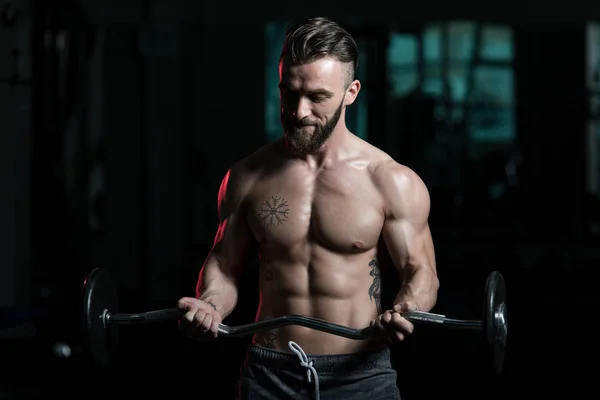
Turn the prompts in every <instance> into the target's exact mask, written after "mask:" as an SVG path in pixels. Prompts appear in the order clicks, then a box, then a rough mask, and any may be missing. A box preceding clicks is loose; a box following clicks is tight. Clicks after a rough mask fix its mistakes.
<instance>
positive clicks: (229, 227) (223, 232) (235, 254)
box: [211, 214, 250, 277]
mask: <svg viewBox="0 0 600 400" xmlns="http://www.w3.org/2000/svg"><path fill="white" fill-rule="evenodd" d="M249 245H250V229H249V227H248V224H247V223H246V221H245V219H244V218H243V217H242V218H240V216H238V215H237V214H231V215H230V216H229V217H228V218H227V219H225V220H224V221H222V222H221V224H220V225H219V229H218V230H217V234H216V236H215V242H214V246H213V249H212V251H211V255H212V256H213V257H215V260H216V261H217V262H218V263H219V266H220V268H221V269H222V270H223V272H224V273H225V274H227V275H230V276H232V277H237V276H238V275H239V273H240V272H241V269H242V268H243V265H244V264H245V262H246V256H247V253H248V247H249Z"/></svg>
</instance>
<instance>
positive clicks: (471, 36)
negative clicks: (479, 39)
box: [448, 22, 475, 61]
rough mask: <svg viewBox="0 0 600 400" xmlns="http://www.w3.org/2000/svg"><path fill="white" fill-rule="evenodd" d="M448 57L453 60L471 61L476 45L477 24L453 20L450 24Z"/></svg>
mask: <svg viewBox="0 0 600 400" xmlns="http://www.w3.org/2000/svg"><path fill="white" fill-rule="evenodd" d="M448 39H449V40H448V47H449V49H448V58H449V59H450V60H452V61H455V60H460V61H469V60H471V59H472V58H473V49H474V46H475V24H474V23H472V22H452V23H450V24H449V25H448Z"/></svg>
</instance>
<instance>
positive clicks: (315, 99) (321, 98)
mask: <svg viewBox="0 0 600 400" xmlns="http://www.w3.org/2000/svg"><path fill="white" fill-rule="evenodd" d="M325 100H326V99H325V98H324V97H319V96H313V97H311V98H310V101H312V102H313V103H321V102H323V101H325Z"/></svg>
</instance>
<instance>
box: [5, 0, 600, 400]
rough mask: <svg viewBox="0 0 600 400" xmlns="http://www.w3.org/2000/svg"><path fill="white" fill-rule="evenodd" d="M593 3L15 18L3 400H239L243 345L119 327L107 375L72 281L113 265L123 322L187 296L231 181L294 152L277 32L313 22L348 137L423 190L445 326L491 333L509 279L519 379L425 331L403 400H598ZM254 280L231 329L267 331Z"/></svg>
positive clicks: (190, 4)
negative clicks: (494, 308) (454, 321)
mask: <svg viewBox="0 0 600 400" xmlns="http://www.w3.org/2000/svg"><path fill="white" fill-rule="evenodd" d="M594 3H595V2H594V1H593V0H588V1H586V2H584V1H580V2H576V1H570V2H568V7H567V6H566V5H564V4H562V3H560V4H559V3H557V4H556V5H554V4H551V3H547V2H546V3H540V2H534V1H533V0H521V1H519V2H506V1H502V2H501V1H494V2H458V1H453V2H448V1H433V0H421V1H417V2H384V1H370V2H366V3H365V2H361V1H358V0H346V1H343V2H336V1H333V0H327V1H323V2H318V1H316V0H304V1H302V2H275V1H263V2H261V3H256V2H241V1H233V0H227V1H223V2H221V3H219V2H216V1H212V2H209V1H193V0H179V1H173V0H172V1H169V0H162V1H161V0H156V1H150V0H148V1H134V0H121V1H108V0H105V1H92V0H79V1H75V0H71V1H67V0H64V1H58V0H45V1H44V0H39V1H35V0H31V1H18V0H15V1H10V0H0V11H1V14H0V16H1V19H0V24H1V27H0V104H1V106H0V121H1V123H2V129H1V134H0V163H1V168H0V186H1V187H2V194H1V195H0V237H1V238H2V240H1V241H0V365H1V367H2V373H1V374H0V399H41V398H47V397H48V396H49V395H57V396H73V397H74V398H80V399H90V398H105V397H107V395H111V396H116V395H120V394H123V395H124V396H136V397H137V396H139V397H140V398H141V397H142V396H149V397H151V398H156V397H157V398H163V397H167V396H168V397H170V398H174V397H179V396H191V397H193V398H198V399H208V398H223V399H227V398H231V395H232V393H233V390H234V386H235V382H236V380H237V376H238V372H239V365H240V363H241V362H242V360H243V356H244V350H245V348H246V346H247V345H248V343H249V340H250V338H244V339H223V338H221V339H218V340H216V341H215V342H212V343H210V344H198V343H193V342H190V341H188V340H187V339H185V338H184V337H183V336H182V335H181V334H180V333H179V332H178V330H177V326H176V325H177V324H176V323H175V322H167V323H158V324H153V325H134V326H127V327H122V328H121V330H120V347H119V358H118V360H117V362H116V364H115V365H114V366H113V367H112V368H110V369H109V370H107V371H99V370H98V369H97V368H95V367H94V366H93V365H92V364H91V362H90V361H89V359H88V358H87V357H86V354H85V353H82V352H81V350H80V349H81V346H82V345H83V332H82V330H81V319H80V315H81V312H80V308H81V287H82V284H83V280H84V278H85V276H86V275H87V273H88V272H89V271H90V270H91V269H92V268H94V267H103V268H105V269H107V270H108V271H110V273H111V274H112V275H113V277H114V279H115V281H116V283H117V285H118V292H119V302H120V311H122V312H139V311H150V310H154V309H159V308H169V307H173V306H174V305H175V302H176V300H177V299H178V298H179V297H181V296H183V295H191V294H193V293H194V292H193V289H194V285H195V282H196V278H197V275H198V271H199V269H200V267H201V265H202V262H203V261H204V257H205V256H206V254H207V252H208V250H209V249H210V246H211V244H212V240H213V236H214V233H215V228H216V222H217V216H216V195H217V190H218V187H219V183H220V180H221V178H222V177H223V175H224V173H225V172H226V170H227V168H228V167H229V166H230V165H231V163H232V162H234V161H236V160H238V159H239V158H241V157H243V156H245V155H246V154H248V153H249V152H252V151H253V150H254V149H256V148H258V147H259V146H261V145H263V144H265V143H266V142H268V141H270V140H273V139H274V138H276V137H278V136H279V135H280V129H279V122H278V112H277V107H278V93H277V87H276V83H277V59H278V56H279V52H280V48H281V42H282V32H283V29H284V26H285V23H286V22H287V21H289V20H290V19H294V18H298V17H305V16H327V17H330V18H332V19H334V20H336V21H338V22H340V23H342V24H343V25H344V26H345V27H347V28H348V29H349V30H350V31H351V32H352V33H353V34H354V35H355V37H356V39H357V41H358V43H359V46H360V50H361V65H360V67H359V70H358V75H359V78H360V79H361V80H362V81H363V84H364V86H363V90H362V91H361V94H360V96H359V100H358V102H357V103H355V104H354V105H353V106H351V108H350V109H349V112H348V120H349V121H348V122H349V125H350V128H351V129H352V130H353V131H354V132H356V134H357V135H359V136H361V137H363V138H365V139H366V140H368V141H369V142H371V143H373V144H375V145H376V146H379V147H380V148H382V149H383V150H385V151H386V152H388V153H389V154H391V155H392V156H394V157H395V158H396V159H397V160H399V161H400V162H402V163H404V164H407V165H408V166H410V167H411V168H413V169H414V170H415V171H416V172H418V173H419V174H420V175H421V176H422V178H423V179H424V180H425V182H426V183H427V185H428V187H429V188H430V191H431V197H432V213H431V228H432V231H433V235H434V241H435V245H436V255H437V259H438V269H439V275H440V279H441V289H440V293H439V300H438V304H437V306H436V308H435V309H434V310H433V311H434V312H438V313H442V314H445V315H447V316H450V317H456V318H468V319H479V318H481V314H482V299H483V289H484V285H485V279H486V277H487V275H488V274H489V273H490V272H491V271H492V270H499V271H500V272H502V273H503V274H504V276H505V279H506V283H507V289H508V310H509V314H508V316H509V328H510V329H509V339H508V346H507V354H506V364H505V372H504V374H503V375H502V376H501V377H497V376H494V375H493V374H491V373H490V371H489V370H487V369H486V368H484V366H486V365H487V364H485V363H486V362H489V361H488V360H486V359H485V357H484V354H483V352H482V349H481V346H482V344H481V342H480V341H479V339H478V337H477V335H476V334H473V333H468V332H460V331H452V330H446V329H439V328H438V329H435V328H427V327H421V326H419V327H418V329H416V331H415V334H414V335H413V336H412V337H411V338H410V339H409V340H407V341H406V342H405V343H403V344H400V345H398V346H397V347H396V348H394V350H393V357H394V364H395V366H396V368H397V370H398V380H399V386H400V388H401V391H402V394H403V398H404V399H406V400H411V399H430V398H443V397H442V396H456V397H460V398H462V399H481V400H486V399H508V398H515V396H520V395H523V396H528V397H530V398H548V399H549V398H577V397H579V396H581V397H583V396H584V395H585V394H586V393H585V391H586V390H589V389H591V387H592V384H588V382H590V381H591V379H592V376H591V375H592V374H591V372H592V371H593V370H594V369H595V366H596V365H597V362H598V358H597V357H598V352H597V350H596V345H595V344H594V343H595V341H596V337H595V332H596V331H595V329H594V328H593V323H595V320H594V316H595V312H596V306H597V304H598V296H596V290H597V289H596V288H597V279H598V277H599V275H600V274H599V273H598V260H599V258H600V250H598V249H597V247H598V244H599V243H600V204H599V201H598V194H599V189H600V158H599V150H600V147H599V144H600V143H599V141H600V113H599V111H600V8H599V7H598V5H597V4H594ZM365 7H367V8H365ZM559 21H560V22H559ZM232 115H235V119H234V120H235V121H239V122H242V121H243V128H242V129H241V130H240V129H236V127H235V126H233V125H231V121H232V118H231V116H232ZM256 266H257V260H256V257H255V256H254V255H250V256H249V259H248V272H247V275H248V276H247V279H244V280H243V281H242V282H248V283H247V284H246V285H245V286H244V287H242V293H241V301H240V302H239V304H238V307H237V309H236V310H235V312H234V313H233V314H232V315H231V316H230V317H229V318H228V319H227V320H226V321H225V322H226V323H228V324H231V325H237V324H242V323H246V322H250V321H252V320H253V318H254V311H255V307H256V305H257V293H256V288H255V282H256ZM390 282H392V283H389V284H388V285H384V291H385V292H386V293H387V295H388V296H389V295H390V294H392V295H393V293H394V292H395V290H397V286H395V285H396V283H394V282H393V280H391V281H390ZM590 321H591V322H590ZM57 343H63V344H67V345H68V346H69V349H70V350H71V354H70V356H69V357H65V356H66V354H65V353H63V354H62V357H59V356H58V354H57V353H56V351H54V350H53V349H55V345H56V344H57ZM64 348H65V347H63V349H64ZM592 365H594V367H593V366H592ZM592 382H593V381H592ZM213 392H217V393H220V394H221V395H220V396H217V397H215V395H214V393H213ZM586 397H587V396H586Z"/></svg>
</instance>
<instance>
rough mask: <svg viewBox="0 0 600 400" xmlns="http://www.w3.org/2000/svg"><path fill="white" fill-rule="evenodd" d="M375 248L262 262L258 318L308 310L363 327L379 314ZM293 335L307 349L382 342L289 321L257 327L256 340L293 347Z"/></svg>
mask: <svg viewBox="0 0 600 400" xmlns="http://www.w3.org/2000/svg"><path fill="white" fill-rule="evenodd" d="M374 256H375V251H374V250H373V251H369V252H365V253H361V254H357V255H350V256H331V255H329V256H324V257H319V260H318V261H312V262H311V263H309V264H308V265H306V264H303V263H293V262H282V261H275V260H273V259H272V258H271V260H270V261H269V262H261V266H260V278H259V281H260V302H259V306H258V312H257V315H256V321H262V320H266V319H270V318H275V317H279V316H282V315H304V316H309V317H314V318H318V319H322V320H325V321H327V322H332V323H335V324H340V325H344V326H347V327H350V328H356V329H362V328H365V327H367V326H369V324H370V322H371V321H372V320H373V319H374V318H375V317H376V316H377V315H378V304H380V295H379V294H380V293H381V282H380V275H379V269H378V266H377V263H376V261H373V260H374V258H375V257H374ZM289 341H294V342H296V343H297V344H298V345H300V346H301V347H302V349H303V350H304V351H305V353H307V354H313V355H318V354H352V353H358V352H362V351H368V350H372V349H375V348H380V347H382V346H383V344H381V342H379V341H375V340H372V339H369V340H353V339H347V338H343V337H340V336H337V335H333V334H329V333H325V332H321V331H317V330H314V329H310V328H305V327H301V326H295V325H290V326H287V327H282V328H278V329H274V330H271V331H265V332H261V333H258V334H256V335H255V336H254V339H253V343H254V344H256V345H259V346H262V347H267V348H272V349H275V350H280V351H285V352H289V351H290V350H289V348H288V342H289Z"/></svg>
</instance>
